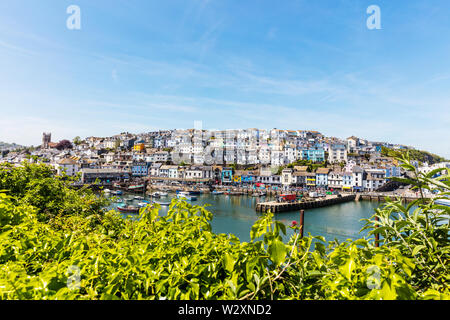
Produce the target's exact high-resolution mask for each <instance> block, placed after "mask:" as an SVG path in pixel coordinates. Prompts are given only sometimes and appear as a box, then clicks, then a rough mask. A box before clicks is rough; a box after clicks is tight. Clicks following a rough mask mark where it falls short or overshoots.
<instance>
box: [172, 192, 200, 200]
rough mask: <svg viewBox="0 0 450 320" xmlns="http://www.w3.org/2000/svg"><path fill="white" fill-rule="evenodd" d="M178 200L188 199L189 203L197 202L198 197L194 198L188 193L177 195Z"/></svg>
mask: <svg viewBox="0 0 450 320" xmlns="http://www.w3.org/2000/svg"><path fill="white" fill-rule="evenodd" d="M177 198H178V199H186V200H189V201H195V200H197V197H196V196H192V195H190V194H189V193H188V192H180V193H178V194H177Z"/></svg>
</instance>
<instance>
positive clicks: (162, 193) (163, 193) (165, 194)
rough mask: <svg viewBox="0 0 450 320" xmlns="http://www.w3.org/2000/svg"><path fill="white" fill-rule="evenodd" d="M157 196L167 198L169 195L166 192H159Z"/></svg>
mask: <svg viewBox="0 0 450 320" xmlns="http://www.w3.org/2000/svg"><path fill="white" fill-rule="evenodd" d="M158 194H159V196H160V197H167V196H168V195H169V194H168V193H167V192H162V191H159V192H158Z"/></svg>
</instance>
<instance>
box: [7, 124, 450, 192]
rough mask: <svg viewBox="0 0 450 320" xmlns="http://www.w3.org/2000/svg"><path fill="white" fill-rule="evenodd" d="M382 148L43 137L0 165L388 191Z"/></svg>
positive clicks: (115, 177) (291, 140)
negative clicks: (29, 164) (42, 165)
mask: <svg viewBox="0 0 450 320" xmlns="http://www.w3.org/2000/svg"><path fill="white" fill-rule="evenodd" d="M382 147H385V148H390V149H393V150H405V149H408V148H410V147H407V146H403V145H394V144H389V143H385V142H372V141H368V140H365V139H362V138H358V137H355V136H351V137H348V138H347V139H344V140H342V139H338V138H335V137H325V136H324V135H322V134H321V133H320V132H317V131H303V130H297V131H296V130H279V129H272V130H260V129H255V128H252V129H242V130H222V131H209V130H200V129H187V130H167V131H155V132H148V133H144V134H131V133H128V132H125V133H121V134H118V135H114V136H111V137H88V138H85V139H81V138H79V137H77V138H75V139H73V140H72V141H67V140H64V141H60V142H58V143H55V142H52V141H51V134H50V133H44V134H43V136H42V144H41V145H40V146H38V147H35V148H28V149H21V150H16V151H9V150H3V151H1V152H0V162H7V163H11V164H16V165H19V164H21V163H22V162H23V161H29V162H37V163H47V164H50V165H52V166H53V167H54V168H55V170H56V172H57V173H58V174H60V175H62V174H65V175H68V176H77V175H78V176H79V183H80V184H94V183H95V184H100V185H104V186H107V185H112V184H113V183H116V182H123V181H137V180H140V181H149V182H150V183H162V184H166V185H178V184H186V185H192V184H202V185H223V186H246V187H249V186H251V187H255V186H257V187H259V188H265V189H279V190H292V189H295V188H303V189H308V190H315V189H323V190H337V191H339V190H341V191H348V192H371V191H383V190H387V189H386V188H387V187H388V186H389V183H388V182H389V178H391V177H401V176H402V175H403V174H404V172H403V170H402V169H401V167H400V166H399V163H398V162H397V161H396V160H395V159H394V158H392V157H387V156H383V155H382V153H381V150H382ZM415 165H416V167H417V168H418V169H419V171H422V172H430V171H431V170H434V169H437V168H442V169H443V172H445V170H448V168H450V163H449V162H442V163H437V164H428V163H419V162H418V161H416V162H415Z"/></svg>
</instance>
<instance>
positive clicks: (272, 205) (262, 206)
mask: <svg viewBox="0 0 450 320" xmlns="http://www.w3.org/2000/svg"><path fill="white" fill-rule="evenodd" d="M355 198H356V195H354V194H351V195H345V196H340V197H339V196H328V197H326V198H320V199H309V200H306V199H305V200H302V201H295V202H276V201H270V202H260V203H257V204H256V208H255V210H256V211H257V212H267V211H269V210H270V212H273V213H278V212H287V211H296V210H304V209H313V208H321V207H326V206H331V205H335V204H339V203H344V202H349V201H355Z"/></svg>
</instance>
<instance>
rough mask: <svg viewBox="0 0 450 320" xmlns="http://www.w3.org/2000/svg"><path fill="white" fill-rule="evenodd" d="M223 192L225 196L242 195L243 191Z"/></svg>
mask: <svg viewBox="0 0 450 320" xmlns="http://www.w3.org/2000/svg"><path fill="white" fill-rule="evenodd" d="M225 194H226V195H227V196H242V195H244V193H243V192H238V191H226V192H225Z"/></svg>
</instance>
